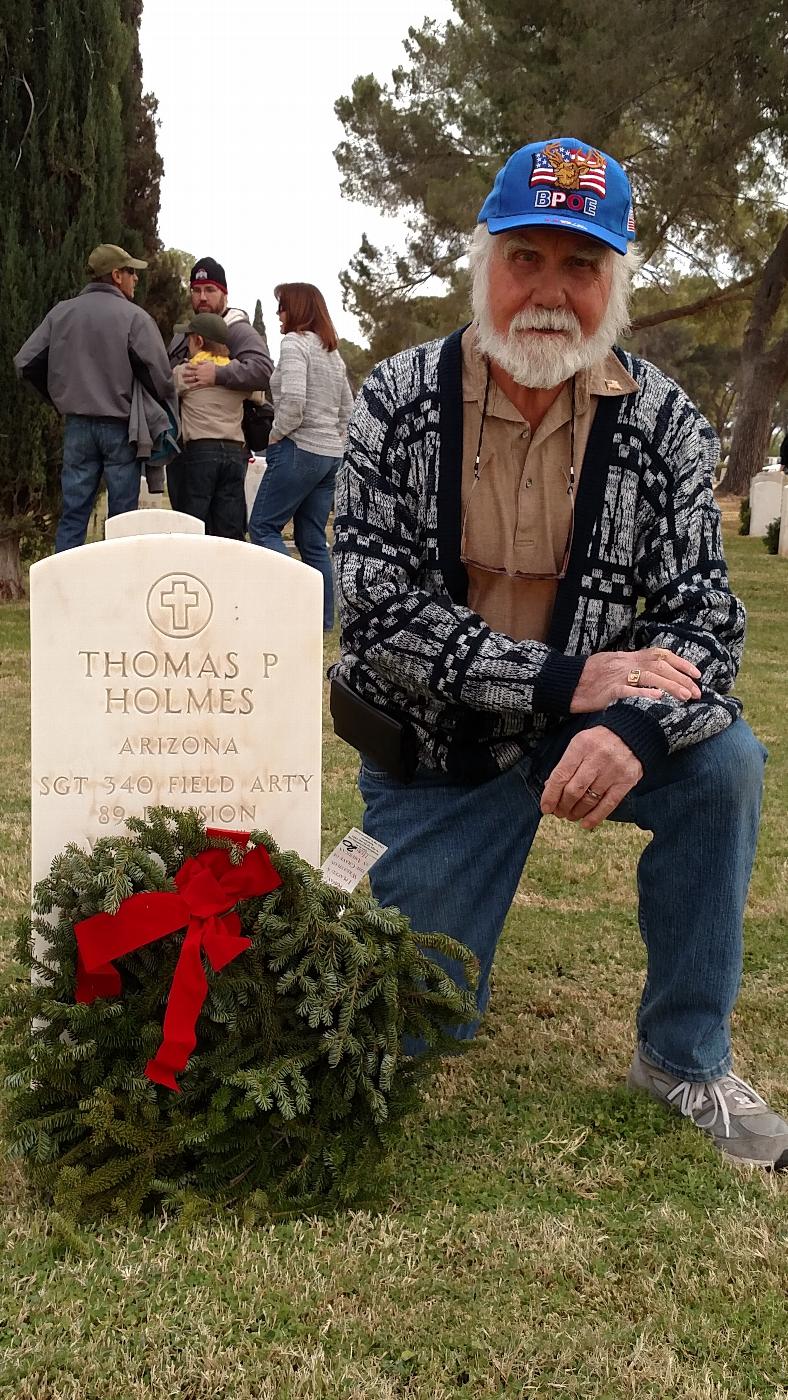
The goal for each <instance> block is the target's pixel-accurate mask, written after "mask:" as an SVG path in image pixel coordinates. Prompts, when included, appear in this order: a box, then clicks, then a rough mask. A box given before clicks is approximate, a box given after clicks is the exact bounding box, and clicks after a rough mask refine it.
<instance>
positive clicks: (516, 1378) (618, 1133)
mask: <svg viewBox="0 0 788 1400" xmlns="http://www.w3.org/2000/svg"><path fill="white" fill-rule="evenodd" d="M728 553H729V559H730V562H731V567H732V572H733V577H734V583H735V586H736V587H737V588H738V590H739V591H740V592H741V593H742V594H743V596H744V598H745V600H746V602H747V604H748V608H749V618H750V622H749V642H748V651H747V657H746V662H745V666H744V670H743V674H742V677H741V681H740V685H739V688H738V689H739V693H740V694H741V695H742V696H743V698H744V700H745V704H746V713H747V715H748V718H749V720H750V722H751V723H752V725H753V727H754V728H755V729H756V731H757V732H758V733H759V735H760V736H761V738H762V739H763V740H764V741H765V742H766V743H767V744H768V745H769V747H770V750H771V760H770V763H769V766H768V770H767V772H768V777H767V797H766V807H765V819H764V825H763V829H762V837H761V844H760V851H759V856H758V863H757V867H756V872H755V876H754V879H753V884H752V889H751V898H750V905H749V912H748V920H747V954H746V965H745V984H744V990H743V993H742V996H741V999H740V1002H739V1007H738V1010H737V1013H736V1025H735V1037H736V1046H737V1052H738V1065H737V1068H738V1069H739V1071H740V1072H741V1073H743V1074H744V1075H745V1076H746V1077H748V1078H751V1079H752V1080H753V1081H754V1082H755V1084H756V1085H757V1086H758V1087H759V1088H760V1089H761V1090H762V1091H763V1092H765V1093H766V1094H767V1095H768V1096H771V1097H773V1099H774V1100H775V1102H776V1104H778V1105H781V1106H782V1108H783V1109H784V1110H788V1042H787V1040H786V1034H785V1027H786V1014H785V1006H786V993H788V938H787V937H786V933H787V932H788V919H787V917H786V872H787V870H788V832H787V831H786V820H785V793H786V776H787V774H788V740H787V739H786V719H787V718H788V700H787V699H786V673H787V671H788V624H787V622H786V619H787V618H788V562H786V561H784V560H780V559H775V558H772V557H769V556H768V555H767V554H766V553H765V551H764V549H763V546H762V544H761V542H760V541H758V540H744V539H739V538H737V537H735V536H731V537H729V539H728ZM0 628H1V630H0V696H1V698H2V715H3V724H2V731H1V733H0V774H1V777H2V791H3V794H4V797H3V803H2V812H1V813H0V890H1V891H2V910H3V946H4V947H5V949H6V950H7V949H8V947H9V941H10V929H11V925H12V922H13V919H14V917H15V916H16V915H17V914H18V913H19V912H20V911H21V910H23V908H24V907H25V905H26V901H27V899H28V895H29V888H28V834H29V833H28V825H29V815H28V784H29V765H28V730H27V724H28V720H27V714H28V695H27V613H26V610H25V609H24V608H23V607H21V606H19V607H13V606H8V607H5V608H2V609H0ZM354 774H355V763H354V759H353V755H352V754H351V752H350V751H349V750H348V749H346V748H345V746H344V745H341V744H340V743H339V742H338V741H336V740H335V739H334V738H333V735H331V734H330V727H329V726H328V725H327V726H326V743H325V751H324V776H325V787H324V811H323V818H324V840H323V848H324V851H328V850H329V849H331V847H332V846H333V845H334V844H335V843H336V841H337V840H338V839H339V838H340V836H342V835H344V833H345V832H346V830H347V829H348V827H349V826H351V825H352V824H354V823H356V822H358V820H359V817H360V804H359V799H358V796H357V794H356V791H355V786H354ZM642 841H643V838H642V837H641V836H640V834H639V833H637V832H633V831H629V830H628V829H621V828H616V827H614V826H612V825H611V826H610V827H609V828H606V829H604V830H602V831H601V832H598V833H596V834H593V835H590V834H588V833H585V832H582V831H580V830H578V829H577V828H575V827H574V826H570V825H568V824H567V823H557V822H552V821H550V822H545V823H544V824H543V827H542V830H541V832H540V835H539V837H538V839H537V843H536V846H535V847H534V851H533V854H532V856H531V859H530V861H529V864H528V868H527V872H526V875H525V878H524V879H523V882H522V884H521V887H520V891H519V893H518V896H517V899H516V903H515V906H514V908H513V910H512V913H511V915H510V918H509V921H508V925H507V928H506V932H505V934H504V938H503V940H502V946H501V952H500V955H499V961H498V967H497V980H496V986H495V990H494V994H493V1002H492V1007H491V1010H490V1013H489V1015H488V1017H487V1019H486V1021H485V1025H484V1029H483V1033H482V1034H481V1035H480V1036H479V1038H478V1040H477V1042H476V1044H475V1045H474V1047H473V1049H472V1050H471V1051H470V1053H469V1054H468V1055H467V1056H465V1057H463V1058H461V1059H459V1060H452V1061H450V1062H447V1063H446V1067H445V1069H444V1070H443V1071H442V1073H440V1074H439V1075H438V1077H437V1078H436V1079H435V1081H434V1082H433V1084H432V1086H431V1089H430V1092H429V1096H428V1098H427V1101H426V1102H425V1104H424V1107H423V1110H422V1112H421V1114H420V1116H419V1117H418V1119H416V1120H413V1121H412V1123H411V1126H410V1130H409V1133H408V1136H407V1138H406V1140H405V1142H404V1143H403V1147H402V1151H401V1154H400V1155H399V1157H398V1160H397V1161H396V1163H395V1165H394V1172H393V1198H392V1200H391V1205H390V1208H389V1209H388V1210H386V1211H385V1212H384V1213H380V1214H369V1213H367V1212H356V1213H353V1214H348V1215H338V1216H334V1217H331V1218H328V1219H321V1220H302V1221H291V1222H286V1223H279V1224H275V1225H271V1226H268V1227H264V1228H261V1227H259V1226H250V1225H244V1224H243V1223H238V1222H237V1221H236V1220H234V1219H231V1218H220V1219H202V1220H189V1221H187V1220H183V1219H182V1220H180V1221H171V1220H157V1221H155V1222H152V1223H148V1224H147V1225H146V1226H145V1227H143V1228H141V1229H139V1230H130V1229H104V1230H103V1231H99V1232H98V1233H95V1234H86V1235H85V1236H84V1237H83V1238H82V1239H81V1240H77V1242H76V1244H75V1243H74V1242H73V1241H71V1242H70V1241H69V1240H68V1239H67V1238H66V1232H65V1231H64V1230H63V1229H62V1228H60V1227H59V1226H58V1222H57V1221H56V1220H53V1219H52V1218H51V1216H50V1215H49V1214H48V1213H47V1211H45V1210H43V1209H40V1208H38V1207H37V1206H36V1205H35V1203H34V1202H33V1201H31V1200H30V1199H29V1197H28V1196H27V1194H26V1191H25V1188H24V1184H23V1181H22V1178H21V1175H20V1174H19V1173H18V1172H17V1170H16V1169H15V1168H14V1169H8V1168H6V1174H5V1180H4V1182H3V1185H2V1190H1V1192H0V1194H1V1196H2V1204H3V1217H4V1224H5V1230H4V1235H5V1253H4V1268H3V1281H2V1284H0V1337H1V1338H2V1343H1V1350H2V1355H0V1396H3V1397H6V1396H7V1397H14V1400H148V1398H149V1397H156V1400H165V1397H166V1400H225V1397H226V1400H268V1397H270V1398H271V1400H274V1397H275V1398H276V1400H291V1397H292V1400H296V1397H304V1400H307V1398H308V1400H316V1398H317V1397H326V1400H330V1398H332V1397H343V1398H344V1397H348V1400H350V1397H353V1400H373V1398H374V1400H388V1398H389V1397H391V1398H392V1400H393V1398H394V1397H424V1400H427V1397H436V1400H444V1397H450V1396H451V1397H454V1396H460V1397H464V1396H468V1397H471V1396H488V1395H496V1396H499V1395H512V1396H528V1397H530V1396H539V1397H552V1396H589V1397H603V1398H606V1397H611V1400H612V1397H625V1396H626V1397H629V1396H631V1397H637V1398H638V1400H640V1398H641V1397H665V1396H669V1397H686V1400H690V1397H692V1400H725V1398H726V1397H745V1396H769V1397H774V1396H783V1397H788V1252H787V1249H786V1246H787V1245H788V1177H786V1178H776V1179H770V1178H767V1177H764V1176H761V1175H759V1174H757V1173H755V1172H751V1171H748V1170H738V1171H737V1170H735V1169H733V1168H731V1167H729V1166H728V1165H727V1164H726V1163H725V1162H723V1161H722V1160H720V1159H719V1158H718V1157H717V1155H716V1153H715V1151H714V1149H713V1147H712V1146H711V1145H710V1144H709V1143H708V1142H707V1141H706V1140H705V1139H703V1138H702V1137H701V1135H700V1134H698V1133H697V1131H696V1130H694V1129H693V1128H691V1127H690V1126H689V1125H688V1124H685V1123H682V1122H681V1121H680V1120H678V1119H674V1118H672V1117H667V1116H666V1115H665V1114H664V1113H663V1112H662V1110H660V1109H659V1107H658V1106H656V1105H652V1104H651V1103H650V1102H648V1101H646V1100H640V1099H634V1098H631V1097H630V1096H628V1095H627V1094H626V1093H625V1091H624V1090H623V1088H622V1081H623V1077H624V1074H625V1072H626V1067H627V1064H628V1061H629V1058H630V1054H631V1049H632V1019H633V1013H634V1009H635V1004H636V1001H637V997H638V992H639V986H640V981H641V978H642V974H643V962H644V959H643V952H642V948H641V944H640V941H639V937H638V934H637V923H636V917H635V905H634V877H633V869H634V858H635V856H636V854H637V852H638V850H639V849H640V848H641V845H642ZM6 958H7V953H6ZM8 967H9V964H8V961H7V960H6V963H5V968H6V975H7V971H8Z"/></svg>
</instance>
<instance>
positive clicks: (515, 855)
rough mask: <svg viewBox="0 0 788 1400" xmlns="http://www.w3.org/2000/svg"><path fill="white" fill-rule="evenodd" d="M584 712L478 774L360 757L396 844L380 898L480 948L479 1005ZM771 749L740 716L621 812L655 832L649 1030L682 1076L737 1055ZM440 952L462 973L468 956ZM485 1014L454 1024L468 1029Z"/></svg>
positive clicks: (664, 768) (650, 778)
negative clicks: (548, 792) (405, 776)
mask: <svg viewBox="0 0 788 1400" xmlns="http://www.w3.org/2000/svg"><path fill="white" fill-rule="evenodd" d="M585 722H587V720H585V719H583V718H581V719H579V720H578V721H577V722H574V721H570V722H569V723H567V724H566V725H564V727H563V728H562V730H561V732H560V735H558V736H553V737H552V739H550V740H546V741H544V743H543V744H542V745H541V747H540V748H538V749H537V750H536V753H535V754H534V755H533V756H532V757H530V758H527V759H523V760H522V761H521V762H520V763H519V764H517V765H516V766H515V767H514V768H511V769H510V770H509V771H508V772H507V773H504V774H502V775H501V776H500V777H497V778H493V779H492V780H491V781H490V782H487V783H483V784H481V785H477V786H468V787H458V786H451V785H449V784H446V783H445V782H443V781H442V780H441V777H440V776H439V775H436V774H434V773H430V772H427V771H425V770H423V769H420V770H419V772H418V773H417V775H416V779H415V780H414V782H413V783H410V784H407V785H406V784H403V783H399V782H397V781H396V780H395V779H393V778H390V777H389V776H388V775H387V774H385V773H381V772H380V771H379V770H375V769H373V768H372V767H370V766H369V765H368V764H367V763H362V768H361V774H360V778H359V786H360V789H361V794H362V797H363V798H364V802H365V806H366V813H365V818H364V830H365V831H368V832H369V834H370V835H371V836H374V837H376V839H377V840H378V841H382V842H384V844H385V845H386V846H388V850H387V852H386V853H385V855H383V856H381V858H380V859H379V860H378V861H377V862H376V864H375V865H374V866H373V867H372V870H371V871H370V882H371V884H372V890H373V893H374V895H375V897H376V899H378V900H379V901H380V903H381V904H383V905H397V906H398V907H399V908H400V909H401V910H402V911H403V913H405V914H407V915H408V917H409V919H410V921H411V923H412V925H413V927H414V929H416V930H417V931H421V932H429V931H433V930H438V931H440V932H442V933H448V934H451V935H452V936H453V937H454V938H457V939H459V940H460V941H461V942H463V943H465V944H467V945H468V946H469V947H470V948H471V949H472V950H473V952H474V953H475V954H476V956H477V957H478V959H479V963H480V967H481V975H480V983H479V989H478V1007H479V1014H480V1015H481V1014H482V1013H483V1012H484V1010H485V1008H486V1006H487V1002H488V1000H489V996H490V988H489V980H490V971H491V969H492V964H493V958H494V956H495V950H496V946H497V943H498V938H499V936H500V933H501V930H502V928H503V923H504V920H505V918H506V915H507V913H508V910H509V906H510V904H511V902H512V899H513V898H514V894H515V891H516V889H517V884H518V882H519V879H520V876H521V874H522V871H523V867H524V865H525V861H526V858H527V856H528V852H529V850H530V848H531V843H532V842H533V839H534V836H535V835H536V830H537V827H538V825H539V820H540V812H539V801H540V797H541V792H542V788H543V786H544V782H545V780H546V778H547V777H548V775H549V774H550V772H551V771H552V769H553V767H554V766H555V764H556V763H557V761H558V759H559V757H560V756H561V754H562V753H563V751H564V749H565V748H566V745H567V744H568V742H569V740H570V738H571V737H572V735H573V734H574V733H576V732H577V730H578V729H580V728H582V727H583V724H584V723H585ZM765 757H766V750H765V749H764V748H763V746H762V745H761V744H760V743H759V742H758V740H757V739H756V738H755V737H754V735H753V734H752V732H751V730H750V729H749V727H748V726H747V725H746V724H745V722H744V720H737V721H736V722H735V723H734V724H733V725H731V726H730V728H729V729H726V730H725V731H724V732H723V733H721V734H718V735H716V736H715V737H714V738H712V739H707V740H706V741H705V742H704V743H700V744H696V745H694V746H693V747H691V748H687V749H682V750H680V751H679V752H678V753H675V754H672V755H671V756H669V757H668V758H665V759H663V760H662V761H661V762H660V763H658V764H656V765H655V766H654V768H653V769H652V771H650V772H649V774H648V775H647V776H646V777H644V778H643V779H641V781H640V782H639V783H638V785H637V787H635V788H633V790H632V792H630V793H629V794H628V796H627V797H626V798H625V799H624V801H623V802H622V803H621V804H620V806H619V807H618V808H617V809H616V811H615V812H614V813H613V814H612V816H611V818H610V820H612V821H621V822H634V824H635V825H636V826H638V827H640V828H641V830H643V831H650V832H652V833H653V839H652V841H651V842H650V843H649V845H648V846H647V847H646V849H645V850H644V852H643V854H642V855H641V857H640V861H639V865H638V894H639V920H640V932H641V936H642V938H643V941H644V943H645V945H646V951H647V955H648V963H647V974H646V982H645V986H644V989H643V996H642V999H641V1002H640V1009H639V1011H638V1016H637V1030H638V1040H639V1044H640V1048H641V1050H642V1052H643V1054H644V1055H645V1056H646V1058H647V1059H648V1060H650V1061H652V1063H653V1064H655V1065H658V1066H660V1067H661V1068H662V1069H665V1070H667V1071H668V1072H669V1073H670V1074H673V1075H677V1076H679V1077H680V1078H682V1079H689V1080H694V1081H703V1080H708V1079H716V1078H718V1077H719V1076H720V1075H722V1074H726V1073H727V1072H728V1070H729V1069H730V1066H731V1043H730V1014H731V1011H732V1009H733V1006H734V1003H735V1001H736V996H737V993H738V989H739V981H740V978H741V967H742V921H743V916H744V906H745V902H746V899H747V888H748V885H749V880H750V872H751V869H752V863H753V859H754V857H755V847H756V842H757V835H758V821H759V816H760V804H761V793H762V788H763V766H764V760H765ZM431 956H433V955H432V954H431ZM438 960H439V961H444V965H445V966H446V967H447V968H448V969H449V971H450V972H451V973H452V975H453V976H454V977H455V978H457V979H458V980H460V976H461V974H460V970H459V965H458V964H456V963H452V962H451V961H448V962H446V961H445V960H443V959H438ZM477 1026H478V1021H476V1022H473V1023H470V1024H468V1025H465V1026H461V1027H458V1028H456V1029H453V1030H452V1031H451V1034H453V1035H454V1036H455V1037H456V1038H457V1039H460V1040H469V1039H471V1038H472V1036H473V1035H474V1034H475V1031H476V1028H477Z"/></svg>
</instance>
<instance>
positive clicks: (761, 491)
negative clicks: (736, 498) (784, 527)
mask: <svg viewBox="0 0 788 1400" xmlns="http://www.w3.org/2000/svg"><path fill="white" fill-rule="evenodd" d="M784 480H785V478H784V476H783V474H782V472H756V473H755V476H754V477H753V479H752V481H751V482H750V534H751V535H758V536H759V537H763V536H764V535H765V534H766V530H767V528H768V526H769V525H771V523H772V521H773V520H774V519H776V518H778V517H779V515H780V510H781V509H782V493H783V482H784Z"/></svg>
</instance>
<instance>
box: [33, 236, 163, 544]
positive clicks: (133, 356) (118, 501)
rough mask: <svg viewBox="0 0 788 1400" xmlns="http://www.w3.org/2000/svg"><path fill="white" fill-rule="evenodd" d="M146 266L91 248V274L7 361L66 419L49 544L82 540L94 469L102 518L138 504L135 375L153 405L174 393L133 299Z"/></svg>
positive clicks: (150, 325)
mask: <svg viewBox="0 0 788 1400" xmlns="http://www.w3.org/2000/svg"><path fill="white" fill-rule="evenodd" d="M144 267H147V263H144V262H142V261H140V259H139V258H132V257H131V255H130V254H129V253H127V252H125V250H124V249H123V248H119V247H117V245H115V244H112V243H102V244H101V245H100V246H99V247H98V248H94V249H93V252H92V253H91V254H90V257H89V258H88V268H89V270H90V273H91V277H92V280H91V281H90V282H89V283H88V285H87V286H86V287H83V289H82V291H81V292H80V293H79V295H78V296H75V297H70V298H69V299H68V300H67V301H59V302H58V303H57V305H56V306H54V307H53V308H52V310H51V311H50V312H48V314H47V315H46V316H45V317H44V319H43V321H42V322H41V325H40V326H38V328H37V329H36V330H35V331H33V334H32V335H31V336H30V338H29V339H28V340H26V341H25V343H24V345H23V346H22V348H21V350H20V351H19V353H18V354H17V355H16V356H15V357H14V364H15V366H16V372H17V374H18V376H19V378H20V379H25V380H27V382H28V383H29V384H31V385H32V386H33V388H34V389H36V390H38V392H39V393H40V394H41V396H42V397H43V398H44V399H46V401H47V403H50V404H52V405H53V407H54V408H56V409H57V411H58V413H62V414H64V415H65V420H66V422H65V433H64V438H63V468H62V472H61V485H62V491H63V508H62V513H61V516H60V522H59V524H58V528H57V535H56V537H55V549H56V550H61V549H74V548H75V546H76V545H80V544H84V543H85V535H86V532H87V527H88V522H89V520H90V513H91V511H92V509H93V505H94V502H95V499H96V496H97V494H98V489H99V485H100V482H101V477H102V473H103V475H104V478H105V480H106V483H107V496H108V503H109V504H108V513H109V515H120V514H121V513H122V512H123V511H127V510H136V508H137V501H138V498H139V491H140V463H139V461H138V460H137V452H136V447H135V445H134V444H133V443H132V442H130V441H129V414H130V412H131V402H132V393H133V389H134V380H135V379H138V380H139V381H140V382H141V383H142V385H143V386H144V388H145V389H147V390H148V392H149V393H150V394H152V395H153V397H154V398H155V399H156V400H157V401H158V402H159V403H164V402H166V401H167V400H168V399H169V400H171V399H172V394H173V383H172V374H171V372H170V366H169V362H168V360H167V352H166V350H165V347H164V342H163V340H162V338H161V335H160V333H159V329H158V327H157V325H156V322H155V321H154V320H153V318H152V317H151V316H149V315H148V313H147V311H143V310H142V307H140V306H135V305H134V291H135V288H136V285H137V277H138V269H141V268H144Z"/></svg>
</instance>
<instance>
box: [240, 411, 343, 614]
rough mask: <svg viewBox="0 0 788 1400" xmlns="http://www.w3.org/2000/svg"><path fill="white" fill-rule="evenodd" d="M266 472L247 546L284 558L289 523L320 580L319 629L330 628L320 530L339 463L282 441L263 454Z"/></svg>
mask: <svg viewBox="0 0 788 1400" xmlns="http://www.w3.org/2000/svg"><path fill="white" fill-rule="evenodd" d="M265 457H266V463H267V465H266V469H265V472H264V474H263V479H262V481H261V482H260V486H259V488H258V491H257V496H256V497H255V502H254V505H253V507H252V514H251V517H250V520H249V538H250V540H251V541H252V544H260V545H262V546H263V548H264V549H278V550H279V553H280V554H287V545H286V544H285V542H284V540H283V539H282V531H283V529H284V527H285V525H286V524H287V522H288V520H292V522H293V538H294V540H295V547H296V549H297V550H298V553H299V554H300V555H301V558H302V559H303V561H304V563H305V564H310V565H311V566H312V568H313V569H319V570H320V572H321V574H322V575H323V627H324V629H325V630H326V631H330V630H331V628H332V627H333V626H334V579H333V575H332V573H331V557H330V555H329V552H328V543H327V541H326V525H327V524H328V517H329V515H330V514H331V510H332V507H333V505H334V482H335V481H336V475H337V469H338V467H339V463H340V461H341V458H339V457H324V456H323V455H322V454H321V453H318V452H304V450H303V448H301V447H296V445H295V443H294V442H293V440H292V438H282V439H281V441H279V442H275V443H274V444H273V446H270V447H269V448H268V449H267V451H266V454H265Z"/></svg>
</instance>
